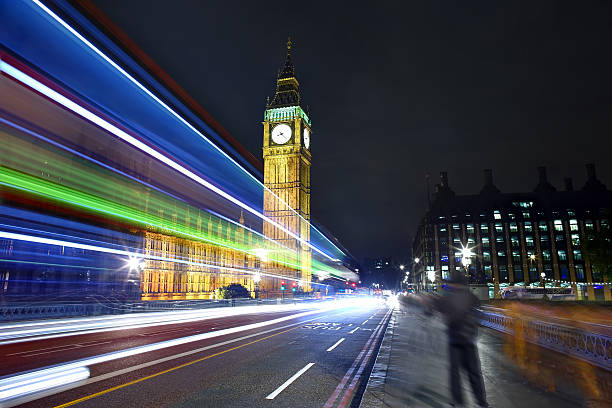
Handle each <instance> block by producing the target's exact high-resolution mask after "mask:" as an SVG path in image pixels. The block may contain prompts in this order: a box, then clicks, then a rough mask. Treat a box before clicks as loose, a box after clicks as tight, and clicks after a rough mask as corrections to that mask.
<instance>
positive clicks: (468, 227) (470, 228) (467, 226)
mask: <svg viewBox="0 0 612 408" xmlns="http://www.w3.org/2000/svg"><path fill="white" fill-rule="evenodd" d="M466 229H467V232H468V233H470V232H474V224H467V225H466Z"/></svg>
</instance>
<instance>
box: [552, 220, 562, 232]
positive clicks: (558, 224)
mask: <svg viewBox="0 0 612 408" xmlns="http://www.w3.org/2000/svg"><path fill="white" fill-rule="evenodd" d="M554 225H555V231H563V221H561V220H555V222H554Z"/></svg>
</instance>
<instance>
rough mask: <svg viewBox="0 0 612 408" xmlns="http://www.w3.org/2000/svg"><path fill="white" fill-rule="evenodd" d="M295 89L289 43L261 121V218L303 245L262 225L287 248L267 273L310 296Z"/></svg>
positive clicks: (304, 123) (303, 124) (302, 125)
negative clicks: (288, 280) (287, 278)
mask: <svg viewBox="0 0 612 408" xmlns="http://www.w3.org/2000/svg"><path fill="white" fill-rule="evenodd" d="M299 87H300V84H299V82H298V80H297V79H296V78H295V73H294V69H293V63H292V62H291V40H290V39H289V40H288V41H287V58H286V60H285V66H284V67H283V69H282V71H280V72H279V74H278V78H277V80H276V93H275V95H274V98H273V99H272V102H268V104H267V106H266V112H265V115H264V121H263V129H264V139H263V158H264V184H265V186H266V187H267V188H268V189H269V190H266V191H264V214H265V215H266V216H268V217H269V218H270V219H272V220H273V221H275V222H276V223H278V224H280V225H281V226H283V227H284V228H286V229H287V230H289V231H291V232H292V233H293V234H294V235H296V236H299V237H300V239H301V241H300V240H298V239H296V238H294V237H292V236H291V235H289V234H287V233H286V232H285V231H283V230H281V229H280V228H277V227H274V226H273V225H272V224H269V223H264V229H263V232H264V235H265V236H266V237H269V238H271V239H273V240H274V241H276V242H278V243H279V244H281V245H282V246H284V247H286V248H287V249H288V250H287V251H285V253H284V254H283V255H282V256H281V260H282V261H284V262H277V263H275V264H273V265H271V266H270V268H271V269H272V270H271V272H274V273H276V274H281V275H284V276H293V277H295V278H298V279H300V281H301V282H300V285H301V288H300V289H302V290H304V291H305V292H308V291H310V290H311V289H310V282H311V275H312V273H311V268H312V267H311V251H310V248H309V247H308V246H307V245H305V244H304V242H310V224H309V221H310V160H311V159H310V150H309V149H310V135H311V130H310V119H309V118H308V115H307V114H306V112H304V110H303V109H302V107H301V106H300V89H299ZM272 193H273V194H272ZM275 195H276V196H277V197H278V198H277V197H275ZM279 198H280V200H279ZM276 281H277V282H275V283H274V287H272V288H269V289H272V290H279V289H280V279H276Z"/></svg>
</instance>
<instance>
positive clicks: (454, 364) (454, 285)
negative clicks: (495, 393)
mask: <svg viewBox="0 0 612 408" xmlns="http://www.w3.org/2000/svg"><path fill="white" fill-rule="evenodd" d="M479 305H480V302H479V301H478V298H477V297H476V296H474V294H473V293H471V292H470V290H469V288H468V287H467V279H466V278H465V276H464V275H463V274H461V273H460V272H456V274H455V276H453V277H452V280H451V281H450V283H449V284H448V294H447V295H446V296H442V297H441V298H440V299H439V300H438V301H437V304H436V306H437V309H438V310H439V311H440V312H441V313H442V314H443V315H444V317H445V320H446V324H447V327H448V341H449V348H448V350H449V357H450V387H451V394H452V397H453V404H452V405H453V406H461V405H463V393H462V391H461V377H460V372H461V371H462V370H461V369H463V371H464V372H465V373H466V374H467V376H468V379H469V381H470V385H471V386H472V391H473V392H474V397H475V398H476V401H477V402H478V405H479V406H481V407H488V406H489V405H488V404H487V398H486V394H485V388H484V381H483V379H482V372H481V370H480V359H479V358H478V349H477V347H476V337H477V335H478V317H477V311H476V308H477V307H478V306H479Z"/></svg>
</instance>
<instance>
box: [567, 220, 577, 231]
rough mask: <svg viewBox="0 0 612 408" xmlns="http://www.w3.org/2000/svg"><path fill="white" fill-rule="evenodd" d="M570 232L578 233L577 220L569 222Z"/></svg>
mask: <svg viewBox="0 0 612 408" xmlns="http://www.w3.org/2000/svg"><path fill="white" fill-rule="evenodd" d="M569 226H570V231H578V220H570V221H569Z"/></svg>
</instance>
